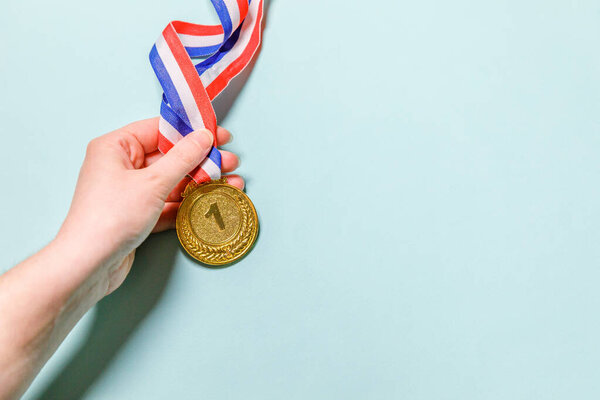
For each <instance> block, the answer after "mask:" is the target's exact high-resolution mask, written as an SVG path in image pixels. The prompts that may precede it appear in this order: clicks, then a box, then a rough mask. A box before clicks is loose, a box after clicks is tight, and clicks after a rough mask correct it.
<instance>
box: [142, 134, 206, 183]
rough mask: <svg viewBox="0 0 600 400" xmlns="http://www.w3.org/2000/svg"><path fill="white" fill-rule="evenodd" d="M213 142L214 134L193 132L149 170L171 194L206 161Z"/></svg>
mask: <svg viewBox="0 0 600 400" xmlns="http://www.w3.org/2000/svg"><path fill="white" fill-rule="evenodd" d="M213 140H214V138H213V134H212V132H211V131H209V130H208V129H200V130H197V131H194V132H191V133H189V134H187V135H186V136H185V137H183V138H182V139H181V140H179V142H177V143H175V146H173V147H172V148H171V150H169V151H168V152H167V154H165V155H164V156H162V157H161V158H160V159H159V160H158V161H157V162H155V163H154V164H152V165H150V166H149V167H148V168H147V170H148V172H150V173H151V175H152V176H154V177H157V178H158V179H157V180H158V183H159V185H160V186H161V187H164V188H165V189H167V190H168V191H167V193H169V192H170V191H171V190H173V188H174V187H175V185H177V184H178V183H179V181H181V180H182V179H183V178H184V177H185V175H186V174H187V173H188V172H190V171H191V170H193V169H194V168H196V167H197V166H198V165H199V164H200V162H202V160H204V158H205V157H206V156H207V155H208V153H209V152H210V150H211V148H212V144H213Z"/></svg>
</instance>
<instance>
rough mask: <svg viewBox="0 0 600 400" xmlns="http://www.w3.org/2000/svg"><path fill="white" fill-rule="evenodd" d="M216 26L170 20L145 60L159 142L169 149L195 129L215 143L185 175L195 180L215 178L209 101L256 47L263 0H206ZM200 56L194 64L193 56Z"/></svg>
mask: <svg viewBox="0 0 600 400" xmlns="http://www.w3.org/2000/svg"><path fill="white" fill-rule="evenodd" d="M211 2H212V4H213V6H214V8H215V10H216V12H217V15H218V16H219V20H220V21H221V25H196V24H190V23H188V22H182V21H173V22H171V23H169V25H167V27H166V28H165V29H164V31H163V33H162V35H161V36H160V37H159V38H158V40H157V41H156V44H155V45H154V46H153V47H152V50H151V51H150V63H151V64H152V68H153V69H154V72H155V73H156V76H157V78H158V80H159V82H160V84H161V86H162V88H163V91H164V95H163V99H162V103H161V107H160V122H159V141H158V143H159V145H158V148H159V150H160V151H161V152H162V153H166V152H167V151H169V150H170V149H171V148H172V147H173V145H174V144H175V143H177V142H178V141H179V140H180V139H181V138H182V137H184V136H185V135H187V134H189V133H190V132H192V131H195V130H198V129H203V128H206V129H209V130H210V131H211V132H213V135H215V147H214V148H213V149H212V150H211V152H210V153H209V155H208V157H207V158H206V159H205V160H204V161H203V162H202V164H200V166H199V167H198V168H196V169H195V170H194V171H192V172H191V173H190V176H191V177H192V179H194V181H196V182H197V183H203V182H207V181H209V180H211V179H212V180H216V179H219V178H220V177H221V153H220V152H219V150H218V149H217V147H216V130H217V118H216V115H215V111H214V109H213V107H212V103H211V101H212V100H213V99H214V98H215V97H217V96H218V95H219V93H221V92H222V91H223V90H224V89H225V87H227V85H228V84H229V82H230V81H231V80H232V79H233V78H234V77H235V76H236V75H238V74H239V73H240V72H241V71H242V70H243V69H244V68H245V67H246V66H247V65H248V64H249V63H250V60H252V56H253V55H254V53H255V52H256V50H257V49H258V46H259V45H260V29H261V27H260V25H261V20H262V12H263V0H211ZM197 57H205V59H203V60H202V61H200V62H199V63H198V64H196V65H194V62H193V61H192V59H193V58H197Z"/></svg>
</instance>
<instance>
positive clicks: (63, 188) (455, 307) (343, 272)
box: [0, 0, 600, 399]
mask: <svg viewBox="0 0 600 400" xmlns="http://www.w3.org/2000/svg"><path fill="white" fill-rule="evenodd" d="M599 17H600V5H599V3H598V2H597V1H592V0H580V1H541V0H539V1H534V0H526V1H523V0H504V1H495V2H491V1H485V2H482V1H476V0H457V1H453V2H448V1H440V0H425V1H418V2H397V1H392V0H384V1H377V2H366V1H343V0H328V1H316V0H310V1H309V0H304V1H289V0H288V1H285V0H272V1H271V2H270V3H269V7H268V11H267V18H266V24H265V30H264V44H263V47H262V51H261V53H260V56H259V57H258V60H257V62H256V65H255V67H254V69H253V71H252V73H251V74H245V75H244V76H243V77H242V79H238V80H237V81H236V83H235V84H234V85H233V86H232V87H231V88H230V89H228V91H227V92H226V93H225V94H224V95H223V96H222V97H221V98H219V99H218V101H217V103H216V108H217V112H218V115H219V118H220V122H221V124H222V125H224V126H225V127H227V128H228V129H230V130H231V131H232V132H233V133H234V135H235V142H234V143H233V144H232V145H229V146H228V148H229V149H231V150H233V151H236V152H238V153H239V154H240V155H241V158H242V160H243V164H242V168H241V170H240V173H241V174H243V175H244V176H245V177H246V178H247V181H248V184H247V192H248V194H249V195H250V196H251V198H252V199H253V200H254V202H255V204H256V206H257V209H258V210H259V215H260V219H261V224H262V225H261V234H260V238H259V241H258V243H257V245H256V247H255V248H254V250H253V251H252V253H251V254H250V255H249V256H248V257H247V258H246V259H244V260H243V262H241V263H238V264H236V265H234V266H233V267H230V268H226V269H219V270H212V269H208V268H205V267H202V266H199V265H198V264H196V263H194V262H192V261H190V259H188V258H187V257H185V256H184V254H183V252H182V250H181V249H180V247H179V245H178V242H177V239H176V236H175V234H174V233H172V232H169V233H165V234H160V235H155V236H153V237H151V238H150V239H149V240H148V241H147V242H146V243H145V244H144V245H143V246H142V247H141V249H140V250H139V252H138V256H137V260H136V263H135V265H134V270H133V272H132V274H131V275H130V276H129V278H128V280H127V281H126V283H125V284H124V286H123V287H122V288H121V289H119V290H118V291H117V292H116V293H114V294H113V295H111V296H110V297H108V298H106V299H105V300H104V301H102V302H101V303H100V304H99V305H98V306H97V307H95V308H94V309H93V310H92V311H91V312H90V313H88V314H87V315H86V317H85V318H84V319H83V320H82V322H81V323H80V324H79V325H78V326H77V328H76V330H75V331H74V332H73V333H72V334H71V335H70V336H69V337H68V339H67V340H66V342H65V343H64V345H63V346H62V347H61V348H60V350H59V351H58V353H57V354H56V356H55V357H54V358H53V359H52V360H51V362H50V363H49V364H48V365H47V366H46V368H45V369H44V370H43V372H42V373H41V375H40V376H39V377H38V379H37V380H36V381H35V383H34V385H33V386H32V387H31V389H30V390H29V392H28V393H27V395H26V396H25V398H26V399H41V398H47V399H59V398H60V399H69V398H79V397H83V398H85V399H108V398H112V399H165V398H171V399H180V398H181V399H190V398H199V399H200V398H201V399H282V398H283V399H392V398H403V399H470V398H474V399H507V398H510V399H531V398H544V399H565V398H598V397H599V396H600V369H599V368H598V365H599V363H600V339H599V337H600V316H599V312H598V308H599V305H600V293H599V290H598V287H599V283H600V269H599V268H598V264H599V262H600V248H599V247H600V246H599V240H600V231H599V227H600V204H599V199H600V190H599V186H598V181H599V180H600V167H599V166H600V163H599V162H598V153H599V151H600V136H599V131H600V95H599V93H600V84H599V82H600V80H599V78H598V76H599V74H600V56H599V50H598V49H599V48H600V28H599V27H600V24H599ZM172 19H183V20H188V21H194V22H205V23H214V22H216V20H217V19H216V16H215V15H214V13H213V11H212V9H211V6H210V3H209V2H208V0H202V1H177V2H168V1H158V0H146V1H116V0H105V1H103V2H75V1H64V0H58V1H52V2H47V1H41V0H35V1H33V0H31V1H22V0H20V1H17V0H8V1H7V0H3V1H2V11H1V12H0V35H1V36H2V38H3V39H2V40H0V54H2V56H1V57H0V117H1V119H0V121H1V126H0V132H1V135H2V147H3V152H2V156H1V157H0V174H1V175H0V178H1V181H2V187H3V189H2V196H1V200H0V201H1V203H0V210H1V211H0V213H1V215H2V224H1V227H0V240H1V242H2V249H3V250H2V251H1V252H0V265H1V266H2V267H1V268H3V269H8V268H9V267H10V266H11V265H14V264H15V263H17V262H18V261H19V260H21V259H23V258H25V257H26V256H28V255H30V254H32V253H33V252H34V251H35V250H36V249H38V248H40V247H41V246H43V245H44V244H45V243H47V242H48V241H49V240H50V239H51V238H52V237H53V235H54V234H55V232H56V231H57V229H58V227H59V225H60V223H61V221H62V219H63V217H64V215H65V213H66V211H67V209H68V205H69V201H70V197H71V195H72V191H73V187H74V184H75V180H76V176H77V173H78V168H79V165H80V163H81V161H82V158H83V155H84V150H85V146H86V143H87V142H88V141H89V140H90V139H92V138H93V137H95V136H98V135H100V134H103V133H105V132H108V131H110V130H112V129H115V128H118V127H120V126H122V125H124V124H126V123H128V122H130V121H132V120H136V119H142V118H146V117H151V116H154V115H156V114H157V113H158V109H159V101H160V90H159V86H158V84H157V82H156V79H155V77H154V75H153V73H152V70H151V68H150V65H149V63H148V60H147V55H148V52H149V50H150V48H151V46H152V44H153V41H154V40H155V38H156V37H157V36H158V34H159V33H160V31H161V30H162V28H163V27H164V26H165V25H166V23H167V22H168V21H170V20H172ZM245 80H247V81H246V82H245V85H243V89H242V84H243V83H244V81H245ZM2 329H7V328H6V327H3V328H2ZM8 329H10V328H8Z"/></svg>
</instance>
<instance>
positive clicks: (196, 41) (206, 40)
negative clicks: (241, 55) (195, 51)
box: [179, 33, 223, 47]
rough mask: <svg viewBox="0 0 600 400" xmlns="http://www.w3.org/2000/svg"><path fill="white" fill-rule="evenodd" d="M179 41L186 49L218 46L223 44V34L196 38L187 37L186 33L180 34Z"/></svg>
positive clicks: (194, 36) (192, 36) (193, 36)
mask: <svg viewBox="0 0 600 400" xmlns="http://www.w3.org/2000/svg"><path fill="white" fill-rule="evenodd" d="M179 39H181V43H182V44H183V45H184V46H185V47H208V46H217V45H220V44H221V43H223V34H222V33H221V34H219V35H212V36H196V35H186V34H185V33H180V34H179Z"/></svg>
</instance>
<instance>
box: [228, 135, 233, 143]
mask: <svg viewBox="0 0 600 400" xmlns="http://www.w3.org/2000/svg"><path fill="white" fill-rule="evenodd" d="M231 142H233V135H232V134H231V133H230V134H229V140H228V141H227V143H231Z"/></svg>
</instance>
